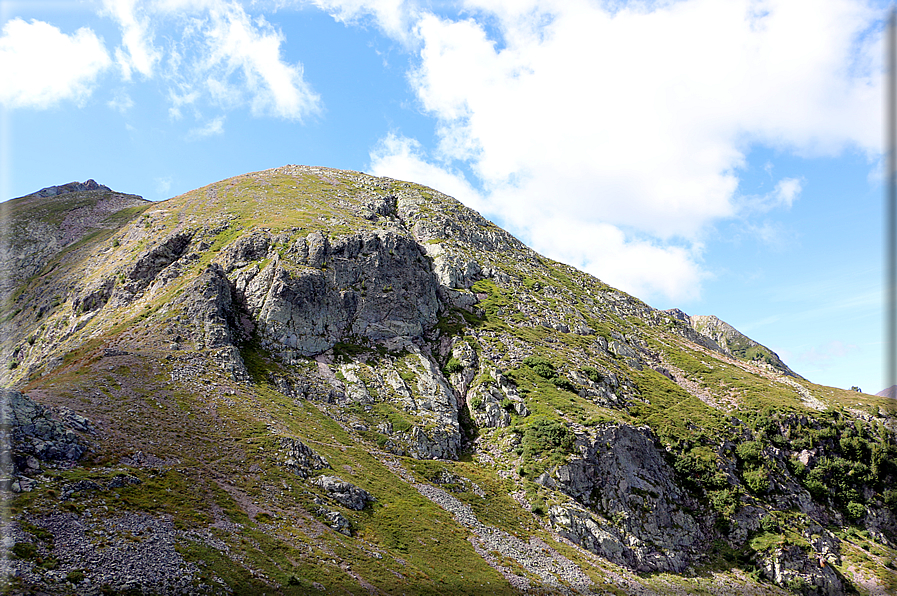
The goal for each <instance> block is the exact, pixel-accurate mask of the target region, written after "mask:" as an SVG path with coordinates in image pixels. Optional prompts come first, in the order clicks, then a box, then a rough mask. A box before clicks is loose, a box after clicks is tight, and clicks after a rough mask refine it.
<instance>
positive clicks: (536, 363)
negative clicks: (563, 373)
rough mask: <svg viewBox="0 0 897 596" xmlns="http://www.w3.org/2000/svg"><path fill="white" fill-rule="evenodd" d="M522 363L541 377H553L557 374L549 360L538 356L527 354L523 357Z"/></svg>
mask: <svg viewBox="0 0 897 596" xmlns="http://www.w3.org/2000/svg"><path fill="white" fill-rule="evenodd" d="M523 363H524V364H525V365H526V366H528V367H530V368H531V369H533V370H534V371H535V373H536V374H537V375H539V376H540V377H542V378H543V379H553V378H555V377H556V376H557V375H558V374H557V371H556V370H555V368H554V364H552V363H551V361H550V360H546V359H545V358H542V357H540V356H529V357H527V358H524V359H523Z"/></svg>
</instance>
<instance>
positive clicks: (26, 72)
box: [0, 18, 112, 109]
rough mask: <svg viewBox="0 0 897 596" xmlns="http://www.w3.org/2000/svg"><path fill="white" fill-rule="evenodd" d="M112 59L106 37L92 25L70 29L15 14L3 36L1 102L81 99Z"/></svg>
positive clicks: (39, 104)
mask: <svg viewBox="0 0 897 596" xmlns="http://www.w3.org/2000/svg"><path fill="white" fill-rule="evenodd" d="M111 64H112V61H111V59H110V58H109V54H108V52H107V51H106V48H105V46H104V45H103V42H102V40H101V39H100V38H98V37H97V35H96V33H94V32H93V31H92V30H90V29H87V28H81V29H78V30H77V31H76V32H75V33H74V34H73V35H66V34H65V33H63V32H62V31H60V30H59V29H58V28H56V27H54V26H53V25H50V24H48V23H45V22H43V21H37V20H32V21H31V22H30V23H28V22H25V21H23V20H22V19H18V18H16V19H12V20H11V21H8V22H6V23H5V24H4V25H3V34H2V37H0V80H2V81H3V84H2V85H0V102H2V103H3V104H4V105H6V106H7V107H11V108H17V107H30V108H37V109H44V108H48V107H50V106H53V105H56V104H58V103H59V102H61V101H66V100H72V101H75V102H83V101H84V100H85V99H86V98H87V97H88V96H90V94H91V91H92V89H93V86H94V84H95V82H96V79H97V77H98V76H99V75H100V73H102V72H103V71H104V70H106V69H107V68H108V67H109V66H110V65H111Z"/></svg>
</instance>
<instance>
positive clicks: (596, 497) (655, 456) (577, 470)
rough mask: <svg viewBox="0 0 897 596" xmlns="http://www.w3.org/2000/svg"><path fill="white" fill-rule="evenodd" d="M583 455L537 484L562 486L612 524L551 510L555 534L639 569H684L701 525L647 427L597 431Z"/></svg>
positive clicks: (700, 541) (700, 544) (699, 546)
mask: <svg viewBox="0 0 897 596" xmlns="http://www.w3.org/2000/svg"><path fill="white" fill-rule="evenodd" d="M578 443H579V445H580V447H581V448H582V449H583V451H584V453H585V455H584V457H582V458H581V459H576V460H573V461H572V462H570V463H569V464H566V465H563V466H560V467H558V468H557V469H555V470H554V471H552V472H551V473H545V474H543V475H542V476H540V477H539V478H538V479H537V482H539V483H541V484H543V485H545V486H548V487H551V488H556V489H558V490H561V491H562V492H564V493H566V494H567V495H569V496H571V497H572V498H573V499H574V500H576V501H577V502H578V503H580V504H582V505H583V506H585V507H586V508H588V509H590V510H591V511H593V512H595V513H599V514H600V515H601V516H603V517H604V518H606V519H612V520H614V524H613V527H611V526H609V525H607V524H599V522H597V521H595V520H594V519H589V518H588V515H587V514H584V513H583V512H577V511H575V510H566V511H560V510H558V511H554V510H552V512H553V513H552V514H551V519H552V522H553V523H554V525H555V527H556V529H557V530H558V532H559V533H560V534H561V535H564V536H566V537H567V538H569V539H570V540H572V541H574V542H577V543H578V544H580V545H582V546H583V547H585V548H588V549H590V550H593V552H595V553H596V554H599V555H601V556H604V557H607V558H608V559H610V560H611V561H614V562H616V563H619V564H621V565H625V566H627V567H629V568H631V569H635V570H637V571H673V572H681V571H683V570H684V569H685V568H686V567H687V566H688V565H689V563H690V562H691V561H692V560H694V559H695V558H697V557H698V556H699V555H700V553H701V552H702V551H703V550H704V546H705V544H704V543H705V541H706V539H707V537H706V533H705V530H704V528H702V527H701V526H700V524H699V523H698V522H697V520H695V518H694V517H693V516H692V515H691V513H689V509H692V508H695V507H696V503H693V502H692V501H691V499H690V497H689V496H688V495H687V494H686V493H685V492H684V491H683V490H682V489H680V488H679V486H678V485H677V484H676V482H675V473H674V471H673V469H672V468H671V467H670V466H669V465H668V464H667V463H666V461H665V460H664V458H663V456H662V454H661V452H660V451H659V450H658V449H657V448H656V447H655V446H654V441H653V436H652V435H651V433H650V431H648V430H646V429H637V428H634V427H631V426H628V425H619V426H609V427H606V428H603V429H601V430H599V432H598V434H597V436H596V438H595V440H594V441H593V442H590V443H586V444H583V443H584V442H583V441H582V440H580V441H578Z"/></svg>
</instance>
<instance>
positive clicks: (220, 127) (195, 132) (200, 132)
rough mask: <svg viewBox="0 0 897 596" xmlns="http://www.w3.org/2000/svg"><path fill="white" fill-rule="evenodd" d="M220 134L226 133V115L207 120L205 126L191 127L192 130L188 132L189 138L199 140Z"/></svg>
mask: <svg viewBox="0 0 897 596" xmlns="http://www.w3.org/2000/svg"><path fill="white" fill-rule="evenodd" d="M220 134H224V116H218V117H217V118H215V119H213V120H210V121H209V122H207V123H206V124H205V125H204V126H200V127H198V128H193V129H191V130H190V132H188V133H187V138H188V139H191V140H197V139H204V138H206V137H212V136H215V135H220Z"/></svg>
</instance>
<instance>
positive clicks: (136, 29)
mask: <svg viewBox="0 0 897 596" xmlns="http://www.w3.org/2000/svg"><path fill="white" fill-rule="evenodd" d="M137 3H138V0H103V7H104V9H105V13H106V14H108V15H109V16H111V17H112V18H113V19H115V21H117V22H118V24H119V26H120V27H121V29H122V46H123V47H119V48H116V49H115V60H116V62H118V65H119V67H121V70H122V75H123V76H124V78H125V80H129V79H130V78H131V71H132V70H136V71H137V72H139V73H140V74H142V75H143V76H144V77H150V76H152V74H153V67H154V66H155V64H156V62H158V61H159V59H160V58H161V54H160V52H159V50H157V49H156V48H155V47H154V46H153V34H152V30H151V27H150V20H149V18H148V17H147V16H146V15H142V14H139V13H140V12H142V11H140V8H139V7H138V6H137Z"/></svg>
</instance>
